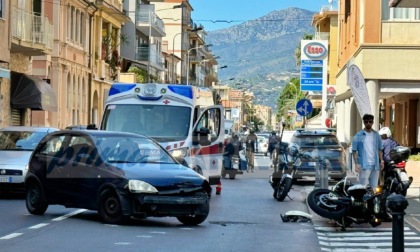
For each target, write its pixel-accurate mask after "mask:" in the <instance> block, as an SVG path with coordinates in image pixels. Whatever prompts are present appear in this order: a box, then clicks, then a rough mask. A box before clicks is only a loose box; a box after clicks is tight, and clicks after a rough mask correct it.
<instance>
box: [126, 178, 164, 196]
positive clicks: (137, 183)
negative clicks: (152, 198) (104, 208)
mask: <svg viewBox="0 0 420 252" xmlns="http://www.w3.org/2000/svg"><path fill="white" fill-rule="evenodd" d="M128 189H129V190H130V192H132V193H158V190H157V189H156V188H155V187H154V186H152V185H151V184H149V183H146V182H144V181H141V180H129V181H128Z"/></svg>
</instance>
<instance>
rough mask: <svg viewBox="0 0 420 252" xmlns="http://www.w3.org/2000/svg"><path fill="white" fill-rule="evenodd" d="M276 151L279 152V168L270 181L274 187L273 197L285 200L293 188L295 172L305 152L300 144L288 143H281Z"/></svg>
mask: <svg viewBox="0 0 420 252" xmlns="http://www.w3.org/2000/svg"><path fill="white" fill-rule="evenodd" d="M276 152H277V153H278V154H279V156H278V159H279V163H278V169H275V170H274V172H273V174H272V175H271V176H270V177H269V183H270V185H271V187H272V188H273V189H274V192H273V197H274V198H276V199H277V200H278V201H283V200H284V199H285V198H286V196H288V194H289V192H290V189H291V188H292V184H293V180H294V174H295V173H296V172H297V170H298V168H299V167H300V165H301V163H302V162H301V157H302V156H303V155H305V154H303V153H301V152H300V147H299V145H297V144H286V143H280V144H279V147H278V148H277V151H276ZM288 169H291V173H290V174H288V173H287V172H286V170H288ZM289 198H290V197H289ZM290 199H291V198H290Z"/></svg>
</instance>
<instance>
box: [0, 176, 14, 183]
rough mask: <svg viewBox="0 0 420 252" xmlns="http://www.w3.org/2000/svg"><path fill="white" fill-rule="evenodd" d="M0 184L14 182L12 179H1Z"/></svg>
mask: <svg viewBox="0 0 420 252" xmlns="http://www.w3.org/2000/svg"><path fill="white" fill-rule="evenodd" d="M0 182H2V183H11V182H12V177H0Z"/></svg>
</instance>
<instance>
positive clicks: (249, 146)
mask: <svg viewBox="0 0 420 252" xmlns="http://www.w3.org/2000/svg"><path fill="white" fill-rule="evenodd" d="M257 140H258V138H257V135H255V133H254V131H253V130H250V131H249V134H248V136H247V137H246V140H245V141H246V152H247V157H248V160H247V162H248V166H249V167H250V169H251V172H254V152H255V144H256V143H257ZM247 172H249V170H248V169H247Z"/></svg>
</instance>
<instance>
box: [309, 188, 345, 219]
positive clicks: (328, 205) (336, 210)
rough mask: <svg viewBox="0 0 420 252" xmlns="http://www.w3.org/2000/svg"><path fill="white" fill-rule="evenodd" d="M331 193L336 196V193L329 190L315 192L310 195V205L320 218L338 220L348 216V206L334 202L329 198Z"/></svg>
mask: <svg viewBox="0 0 420 252" xmlns="http://www.w3.org/2000/svg"><path fill="white" fill-rule="evenodd" d="M330 193H334V194H335V192H333V191H331V190H328V189H316V190H313V191H312V192H310V193H309V194H308V197H307V201H308V205H309V207H310V208H311V209H312V210H313V211H314V212H315V213H317V214H318V215H319V216H321V217H324V218H328V219H333V220H338V219H340V218H342V217H344V216H345V215H346V214H347V212H348V210H349V208H348V206H347V205H340V204H336V203H335V202H332V201H331V200H330V197H329V194H330ZM337 196H339V195H337Z"/></svg>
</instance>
